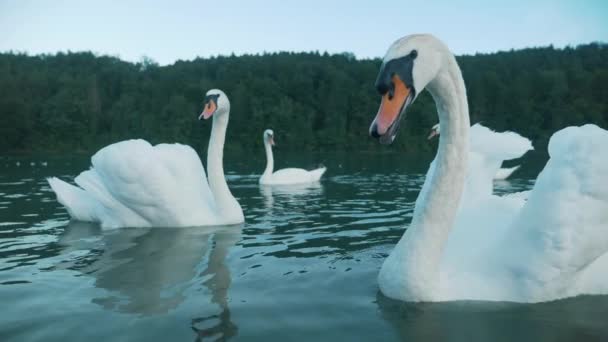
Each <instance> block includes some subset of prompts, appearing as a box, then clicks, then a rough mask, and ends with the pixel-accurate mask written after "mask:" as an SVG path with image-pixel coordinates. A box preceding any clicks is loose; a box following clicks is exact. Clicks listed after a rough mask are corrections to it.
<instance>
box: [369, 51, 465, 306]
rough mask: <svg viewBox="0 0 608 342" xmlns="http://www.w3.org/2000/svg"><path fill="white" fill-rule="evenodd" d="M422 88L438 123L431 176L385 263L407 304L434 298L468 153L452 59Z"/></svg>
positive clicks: (459, 79) (461, 95)
mask: <svg viewBox="0 0 608 342" xmlns="http://www.w3.org/2000/svg"><path fill="white" fill-rule="evenodd" d="M426 88H427V89H428V90H429V92H430V93H431V95H432V96H433V98H434V100H435V103H436V106H437V112H438V116H439V121H440V123H441V137H440V140H439V148H438V151H437V156H436V159H435V160H436V161H435V162H436V165H435V171H434V172H433V174H432V175H430V176H429V178H430V179H427V180H426V181H425V185H424V186H423V189H422V191H421V192H420V195H419V198H418V200H417V201H416V207H415V209H414V215H413V218H412V223H411V225H410V227H409V228H408V230H407V231H406V233H405V234H404V235H403V237H402V238H401V240H400V241H399V243H398V245H397V247H396V248H395V250H394V251H393V253H392V254H391V257H392V258H393V260H390V263H394V265H399V266H398V267H399V268H400V269H399V270H392V271H397V272H400V273H401V275H400V277H401V278H400V279H402V280H401V283H400V284H395V285H396V287H395V288H393V289H392V291H394V292H399V293H400V295H399V296H398V297H402V298H404V299H410V300H428V299H432V298H433V297H434V293H435V289H434V287H433V284H437V283H438V281H437V277H438V276H439V267H440V264H441V257H442V254H443V250H444V247H445V243H446V241H447V239H448V235H449V232H450V229H451V228H452V225H453V223H454V220H455V217H456V212H457V209H458V206H459V202H460V197H461V193H462V190H463V187H464V182H465V176H466V169H467V156H468V153H467V152H468V150H469V147H468V143H469V137H468V130H469V110H468V104H467V99H466V90H465V86H464V80H463V79H462V74H461V72H460V68H459V67H458V64H457V63H456V59H455V58H454V56H453V55H451V54H447V55H446V60H445V61H444V65H443V67H442V70H441V71H440V72H439V73H438V75H437V76H436V77H435V78H434V79H433V80H432V81H431V82H430V83H429V84H428V85H427V87H426ZM403 267H404V268H405V269H403ZM387 272H391V271H390V270H387ZM381 276H382V273H381ZM385 276H389V277H390V275H385ZM389 291H391V290H389Z"/></svg>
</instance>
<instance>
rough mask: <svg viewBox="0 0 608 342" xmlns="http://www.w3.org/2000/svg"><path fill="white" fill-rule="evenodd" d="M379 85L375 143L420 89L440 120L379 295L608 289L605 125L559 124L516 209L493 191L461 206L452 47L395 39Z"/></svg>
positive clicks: (502, 297) (418, 38)
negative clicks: (480, 201)
mask: <svg viewBox="0 0 608 342" xmlns="http://www.w3.org/2000/svg"><path fill="white" fill-rule="evenodd" d="M376 88H377V90H378V91H379V93H380V94H381V95H382V102H381V104H380V109H379V110H378V114H377V115H376V118H375V119H374V121H373V123H372V125H371V127H370V134H371V135H372V136H374V137H377V138H379V140H380V142H381V143H385V144H389V143H391V142H392V141H393V140H394V138H395V136H396V134H397V129H398V127H399V123H400V121H401V119H402V118H403V117H404V116H405V114H406V112H407V108H408V107H409V106H410V105H411V103H412V102H413V101H414V100H415V98H416V96H417V95H418V94H419V93H420V92H421V91H422V90H424V89H425V88H426V89H428V90H429V92H430V93H431V95H432V96H433V99H434V100H435V103H436V105H437V112H438V116H439V121H440V123H441V128H442V134H441V137H440V140H439V147H438V151H437V156H436V165H435V168H434V171H433V172H432V174H430V175H429V176H428V177H427V178H426V180H425V183H424V185H423V187H422V190H421V192H420V194H419V196H418V199H417V200H416V205H415V209H414V213H413V217H412V222H411V224H410V226H409V228H408V229H407V230H406V232H405V233H404V234H403V236H402V237H401V239H400V240H399V242H398V243H397V246H396V247H395V249H394V250H393V251H392V252H391V253H390V255H389V256H388V258H387V259H386V260H385V261H384V264H383V265H382V268H381V270H380V274H379V276H378V282H379V285H380V290H381V291H382V293H383V294H384V295H386V296H388V297H391V298H395V299H400V300H405V301H446V300H469V299H470V300H493V301H515V302H541V301H549V300H555V299H559V298H564V297H570V296H576V295H580V294H608V182H606V180H605V175H606V174H608V158H602V157H601V156H603V155H605V153H604V151H603V149H604V148H605V146H608V132H607V131H606V130H604V129H601V128H599V127H597V126H595V125H585V126H581V127H568V128H565V129H563V130H561V131H559V132H557V133H555V134H554V135H553V136H552V138H551V140H550V142H549V155H550V160H549V161H548V162H547V165H546V166H545V168H544V170H543V171H542V172H541V173H540V175H539V176H538V179H537V180H536V183H535V185H534V188H533V190H532V191H531V192H530V194H529V198H528V200H527V202H525V204H523V207H521V206H520V205H519V203H521V202H519V203H518V204H516V205H514V206H512V207H511V206H510V203H509V201H508V199H509V198H508V197H507V198H501V197H497V196H488V197H487V201H485V202H484V203H485V206H481V205H479V206H477V207H473V208H474V209H476V210H462V209H466V208H461V203H460V202H461V197H462V191H463V188H464V186H465V178H466V174H467V165H468V161H467V159H468V155H469V143H470V141H469V130H470V124H469V110H468V103H467V98H466V92H465V85H464V81H463V78H462V75H461V72H460V68H459V67H458V64H457V63H456V59H455V58H454V56H453V55H452V54H451V53H450V52H449V50H448V48H447V47H446V46H445V45H444V44H443V43H442V42H440V41H439V40H438V39H436V38H434V37H433V36H430V35H412V36H407V37H404V38H401V39H399V40H397V41H396V42H395V43H393V45H392V46H391V47H390V48H389V50H388V52H387V54H386V56H385V57H384V61H383V63H382V66H381V68H380V73H379V75H378V78H377V81H376ZM464 205H465V206H466V203H464ZM520 208H521V209H520ZM465 214H466V215H468V217H463V215H465ZM466 215H465V216H466ZM462 222H466V223H468V225H469V227H468V229H469V230H468V231H466V229H464V231H463V225H462V224H461V223H462ZM465 228H466V227H465ZM470 233H474V234H470ZM463 236H465V237H466V238H462V237H463Z"/></svg>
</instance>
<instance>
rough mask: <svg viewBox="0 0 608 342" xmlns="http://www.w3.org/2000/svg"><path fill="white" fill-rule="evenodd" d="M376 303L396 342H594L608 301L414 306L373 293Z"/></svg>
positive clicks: (582, 299)
mask: <svg viewBox="0 0 608 342" xmlns="http://www.w3.org/2000/svg"><path fill="white" fill-rule="evenodd" d="M376 303H377V305H378V308H379V310H380V312H381V315H382V318H384V319H385V320H386V321H387V322H389V323H390V325H391V326H392V328H393V330H394V332H395V333H396V335H397V336H398V339H399V340H401V341H445V340H450V339H451V338H453V337H454V336H463V334H464V336H466V339H465V340H468V341H497V340H500V341H503V340H504V341H558V340H559V341H597V340H603V339H601V334H602V331H604V330H605V328H604V326H603V323H602V322H598V321H597V319H596V318H597V317H598V316H602V315H605V307H606V305H608V298H607V297H606V296H579V297H576V298H568V299H562V300H557V301H552V302H546V303H535V304H527V303H514V302H489V301H450V302H426V303H424V302H423V303H414V302H402V301H399V300H394V299H390V298H388V297H386V296H384V295H383V294H382V293H381V292H380V291H378V292H377V293H376ZM548 325H549V326H551V329H547V326H548ZM515 326H517V328H516V329H514V327H515ZM497 336H500V337H501V338H500V339H497V338H496V337H497Z"/></svg>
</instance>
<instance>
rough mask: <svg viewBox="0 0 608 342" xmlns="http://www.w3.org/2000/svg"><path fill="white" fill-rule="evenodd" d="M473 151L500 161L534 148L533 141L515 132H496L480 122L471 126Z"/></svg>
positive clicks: (521, 154) (516, 156)
mask: <svg viewBox="0 0 608 342" xmlns="http://www.w3.org/2000/svg"><path fill="white" fill-rule="evenodd" d="M470 136H471V146H470V148H471V151H472V152H477V153H480V154H482V155H485V156H492V157H493V158H494V159H497V160H499V161H501V162H502V161H503V160H509V159H515V158H519V157H521V156H523V155H524V154H525V153H526V152H527V151H529V150H533V149H534V148H533V147H532V142H531V141H530V140H529V139H527V138H524V137H522V136H521V135H519V134H517V133H515V132H495V131H493V130H491V129H489V128H487V127H485V126H482V125H480V124H475V125H473V126H471V131H470Z"/></svg>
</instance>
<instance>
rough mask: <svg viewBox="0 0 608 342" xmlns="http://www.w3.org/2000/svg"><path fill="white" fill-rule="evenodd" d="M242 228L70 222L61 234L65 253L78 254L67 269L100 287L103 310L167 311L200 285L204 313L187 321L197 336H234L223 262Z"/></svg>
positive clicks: (227, 272) (95, 300) (228, 276)
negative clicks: (109, 226) (206, 298)
mask: <svg viewBox="0 0 608 342" xmlns="http://www.w3.org/2000/svg"><path fill="white" fill-rule="evenodd" d="M241 230H242V226H241V225H237V226H215V227H192V228H143V229H142V228H133V229H116V230H110V231H103V230H101V229H100V228H99V226H98V225H95V224H90V223H83V222H71V223H70V224H69V225H68V227H67V228H66V230H65V233H64V234H63V235H62V236H61V238H60V243H61V244H62V245H64V246H65V247H66V250H65V252H66V253H74V254H83V253H82V251H84V250H89V251H90V252H89V253H86V254H84V255H83V256H81V257H78V258H75V259H74V261H73V264H72V265H68V268H70V269H74V270H79V271H80V272H82V273H83V274H87V275H90V276H93V277H94V278H95V287H97V288H101V289H105V290H107V292H105V293H104V296H102V297H96V298H93V299H92V302H93V303H96V304H98V305H100V306H101V307H103V308H104V309H107V310H114V311H119V312H124V313H134V314H139V315H158V314H166V313H167V312H169V311H170V310H172V309H175V308H177V307H178V306H179V305H180V304H181V303H182V302H184V300H185V299H187V292H188V291H191V290H198V289H200V288H203V290H204V291H208V292H209V295H210V303H213V304H215V305H217V306H218V307H219V313H218V310H217V309H213V308H210V307H209V306H208V305H205V306H204V308H203V310H202V311H203V312H204V313H205V315H202V316H199V317H194V318H193V319H192V329H193V330H194V331H195V332H196V334H197V336H198V338H199V339H200V338H202V337H205V336H212V335H217V334H221V335H223V336H222V338H224V339H225V338H229V337H231V336H234V335H236V333H237V331H238V328H237V326H236V324H234V323H233V322H232V321H231V316H230V309H229V307H228V290H229V288H230V285H231V274H230V269H229V268H228V264H227V260H226V258H227V256H228V254H229V252H230V248H231V247H233V246H234V245H235V244H236V243H237V242H238V241H239V240H240V239H241Z"/></svg>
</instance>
